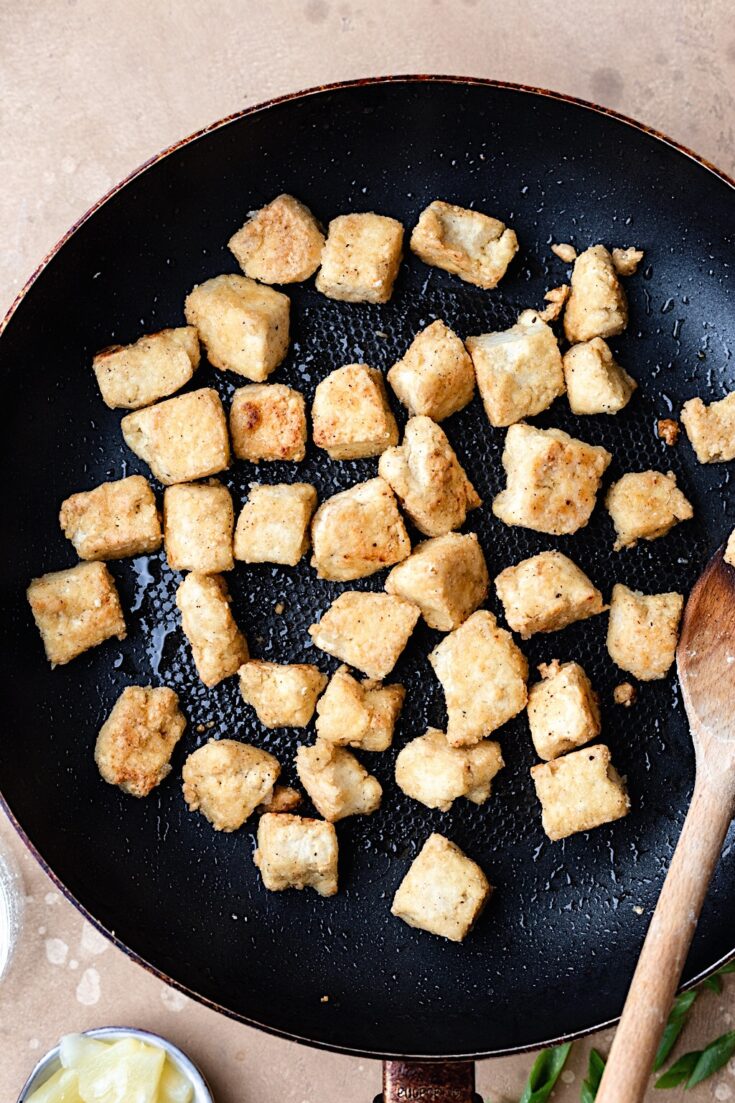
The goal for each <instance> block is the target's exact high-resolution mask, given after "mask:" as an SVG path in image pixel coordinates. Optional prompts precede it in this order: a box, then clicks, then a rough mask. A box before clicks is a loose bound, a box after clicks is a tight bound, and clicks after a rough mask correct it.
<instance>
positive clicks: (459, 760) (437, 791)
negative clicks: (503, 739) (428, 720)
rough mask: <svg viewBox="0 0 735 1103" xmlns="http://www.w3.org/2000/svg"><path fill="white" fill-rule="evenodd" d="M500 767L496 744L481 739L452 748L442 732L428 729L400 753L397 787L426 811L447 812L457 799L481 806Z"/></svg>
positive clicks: (499, 756) (397, 760)
mask: <svg viewBox="0 0 735 1103" xmlns="http://www.w3.org/2000/svg"><path fill="white" fill-rule="evenodd" d="M502 768H503V756H502V754H501V751H500V744H499V743H494V742H493V741H492V740H490V739H483V740H481V741H480V742H479V743H476V744H475V745H474V747H453V746H452V745H451V743H449V742H448V741H447V737H446V735H445V734H444V732H442V731H438V730H437V729H436V728H429V730H428V731H427V732H426V734H425V735H420V736H419V737H418V739H412V740H411V742H410V743H407V744H406V746H405V747H404V748H403V750H402V751H401V752H400V753H399V755H398V758H397V759H396V784H397V785H398V788H399V789H401V790H402V791H403V792H404V793H405V794H406V796H408V797H412V798H413V799H414V800H417V801H420V803H421V804H425V805H426V807H427V808H438V809H439V810H440V811H441V812H448V811H449V809H450V808H451V807H452V804H453V803H454V801H455V800H458V799H459V798H460V797H466V798H467V800H470V801H472V803H473V804H484V803H485V801H486V800H487V799H488V798H489V796H490V790H491V783H492V779H493V778H494V777H495V775H496V774H497V773H498V771H499V770H501V769H502Z"/></svg>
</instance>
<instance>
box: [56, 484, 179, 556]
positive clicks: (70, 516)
mask: <svg viewBox="0 0 735 1103" xmlns="http://www.w3.org/2000/svg"><path fill="white" fill-rule="evenodd" d="M59 524H60V525H61V529H62V531H63V533H64V536H65V537H66V538H67V540H71V542H72V544H73V545H74V550H75V551H76V553H77V555H78V556H79V558H80V559H123V558H125V557H126V556H129V555H149V554H150V553H151V552H155V551H158V549H159V548H160V546H161V541H162V539H163V537H162V535H161V520H160V517H159V516H158V510H157V508H156V499H155V496H154V494H153V491H152V490H151V488H150V486H149V485H148V483H147V481H146V480H145V479H144V478H143V476H142V475H130V476H129V477H128V478H127V479H119V480H118V481H117V482H110V483H101V484H100V486H97V487H95V488H94V490H85V491H82V492H80V493H79V494H72V495H71V497H69V498H67V499H66V500H65V501H63V502H62V503H61V510H60V512H59Z"/></svg>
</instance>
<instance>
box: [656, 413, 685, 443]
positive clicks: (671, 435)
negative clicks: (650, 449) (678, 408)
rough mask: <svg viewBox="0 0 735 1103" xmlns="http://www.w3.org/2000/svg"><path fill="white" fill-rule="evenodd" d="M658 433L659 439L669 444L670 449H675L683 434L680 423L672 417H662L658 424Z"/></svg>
mask: <svg viewBox="0 0 735 1103" xmlns="http://www.w3.org/2000/svg"><path fill="white" fill-rule="evenodd" d="M656 432H657V433H658V435H659V439H660V440H662V441H663V442H664V444H667V445H668V446H669V448H673V447H674V445H675V444H676V443H677V441H678V440H679V433H680V432H681V426H680V425H679V422H678V421H674V419H673V418H670V417H661V418H659V419H658V421H657V423H656Z"/></svg>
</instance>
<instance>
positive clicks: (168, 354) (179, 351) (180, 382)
mask: <svg viewBox="0 0 735 1103" xmlns="http://www.w3.org/2000/svg"><path fill="white" fill-rule="evenodd" d="M198 367H199V337H198V336H197V331H196V329H195V328H194V326H181V327H179V328H178V329H162V330H160V331H159V332H158V333H149V334H148V335H147V336H145V337H140V338H139V339H138V340H137V341H136V342H135V343H134V344H132V345H112V346H111V347H110V348H106V349H102V351H101V352H98V353H97V355H96V356H95V358H94V360H93V361H92V369H93V371H94V374H95V375H96V377H97V383H98V386H99V389H100V393H101V395H102V400H103V402H104V403H105V405H107V406H109V407H110V408H111V409H113V410H115V409H120V408H122V409H124V410H137V409H139V408H140V407H141V406H150V405H151V403H153V402H158V400H159V399H160V398H168V396H169V395H171V394H173V393H174V392H175V391H178V390H179V388H180V387H183V386H184V384H185V383H188V382H189V380H190V379H191V378H192V376H193V375H194V372H195V371H196V369H197V368H198Z"/></svg>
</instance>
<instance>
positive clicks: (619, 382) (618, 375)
mask: <svg viewBox="0 0 735 1103" xmlns="http://www.w3.org/2000/svg"><path fill="white" fill-rule="evenodd" d="M564 380H565V382H566V385H567V397H568V399H569V406H570V409H571V411H572V413H573V414H617V413H618V411H619V410H622V409H623V407H624V406H627V405H628V403H629V402H630V399H631V396H632V394H633V391H634V390H635V389H636V387H637V386H638V384H637V383H636V381H635V379H633V378H632V377H631V376H630V375H628V373H627V371H625V369H624V368H621V366H620V364H618V362H617V361H616V359H615V357H614V356H613V354H612V352H611V351H610V347H609V345H608V344H607V342H606V341H603V339H602V337H593V338H592V340H591V341H582V342H580V344H578V345H572V347H571V348H570V349H568V351H567V352H565V353H564Z"/></svg>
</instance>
